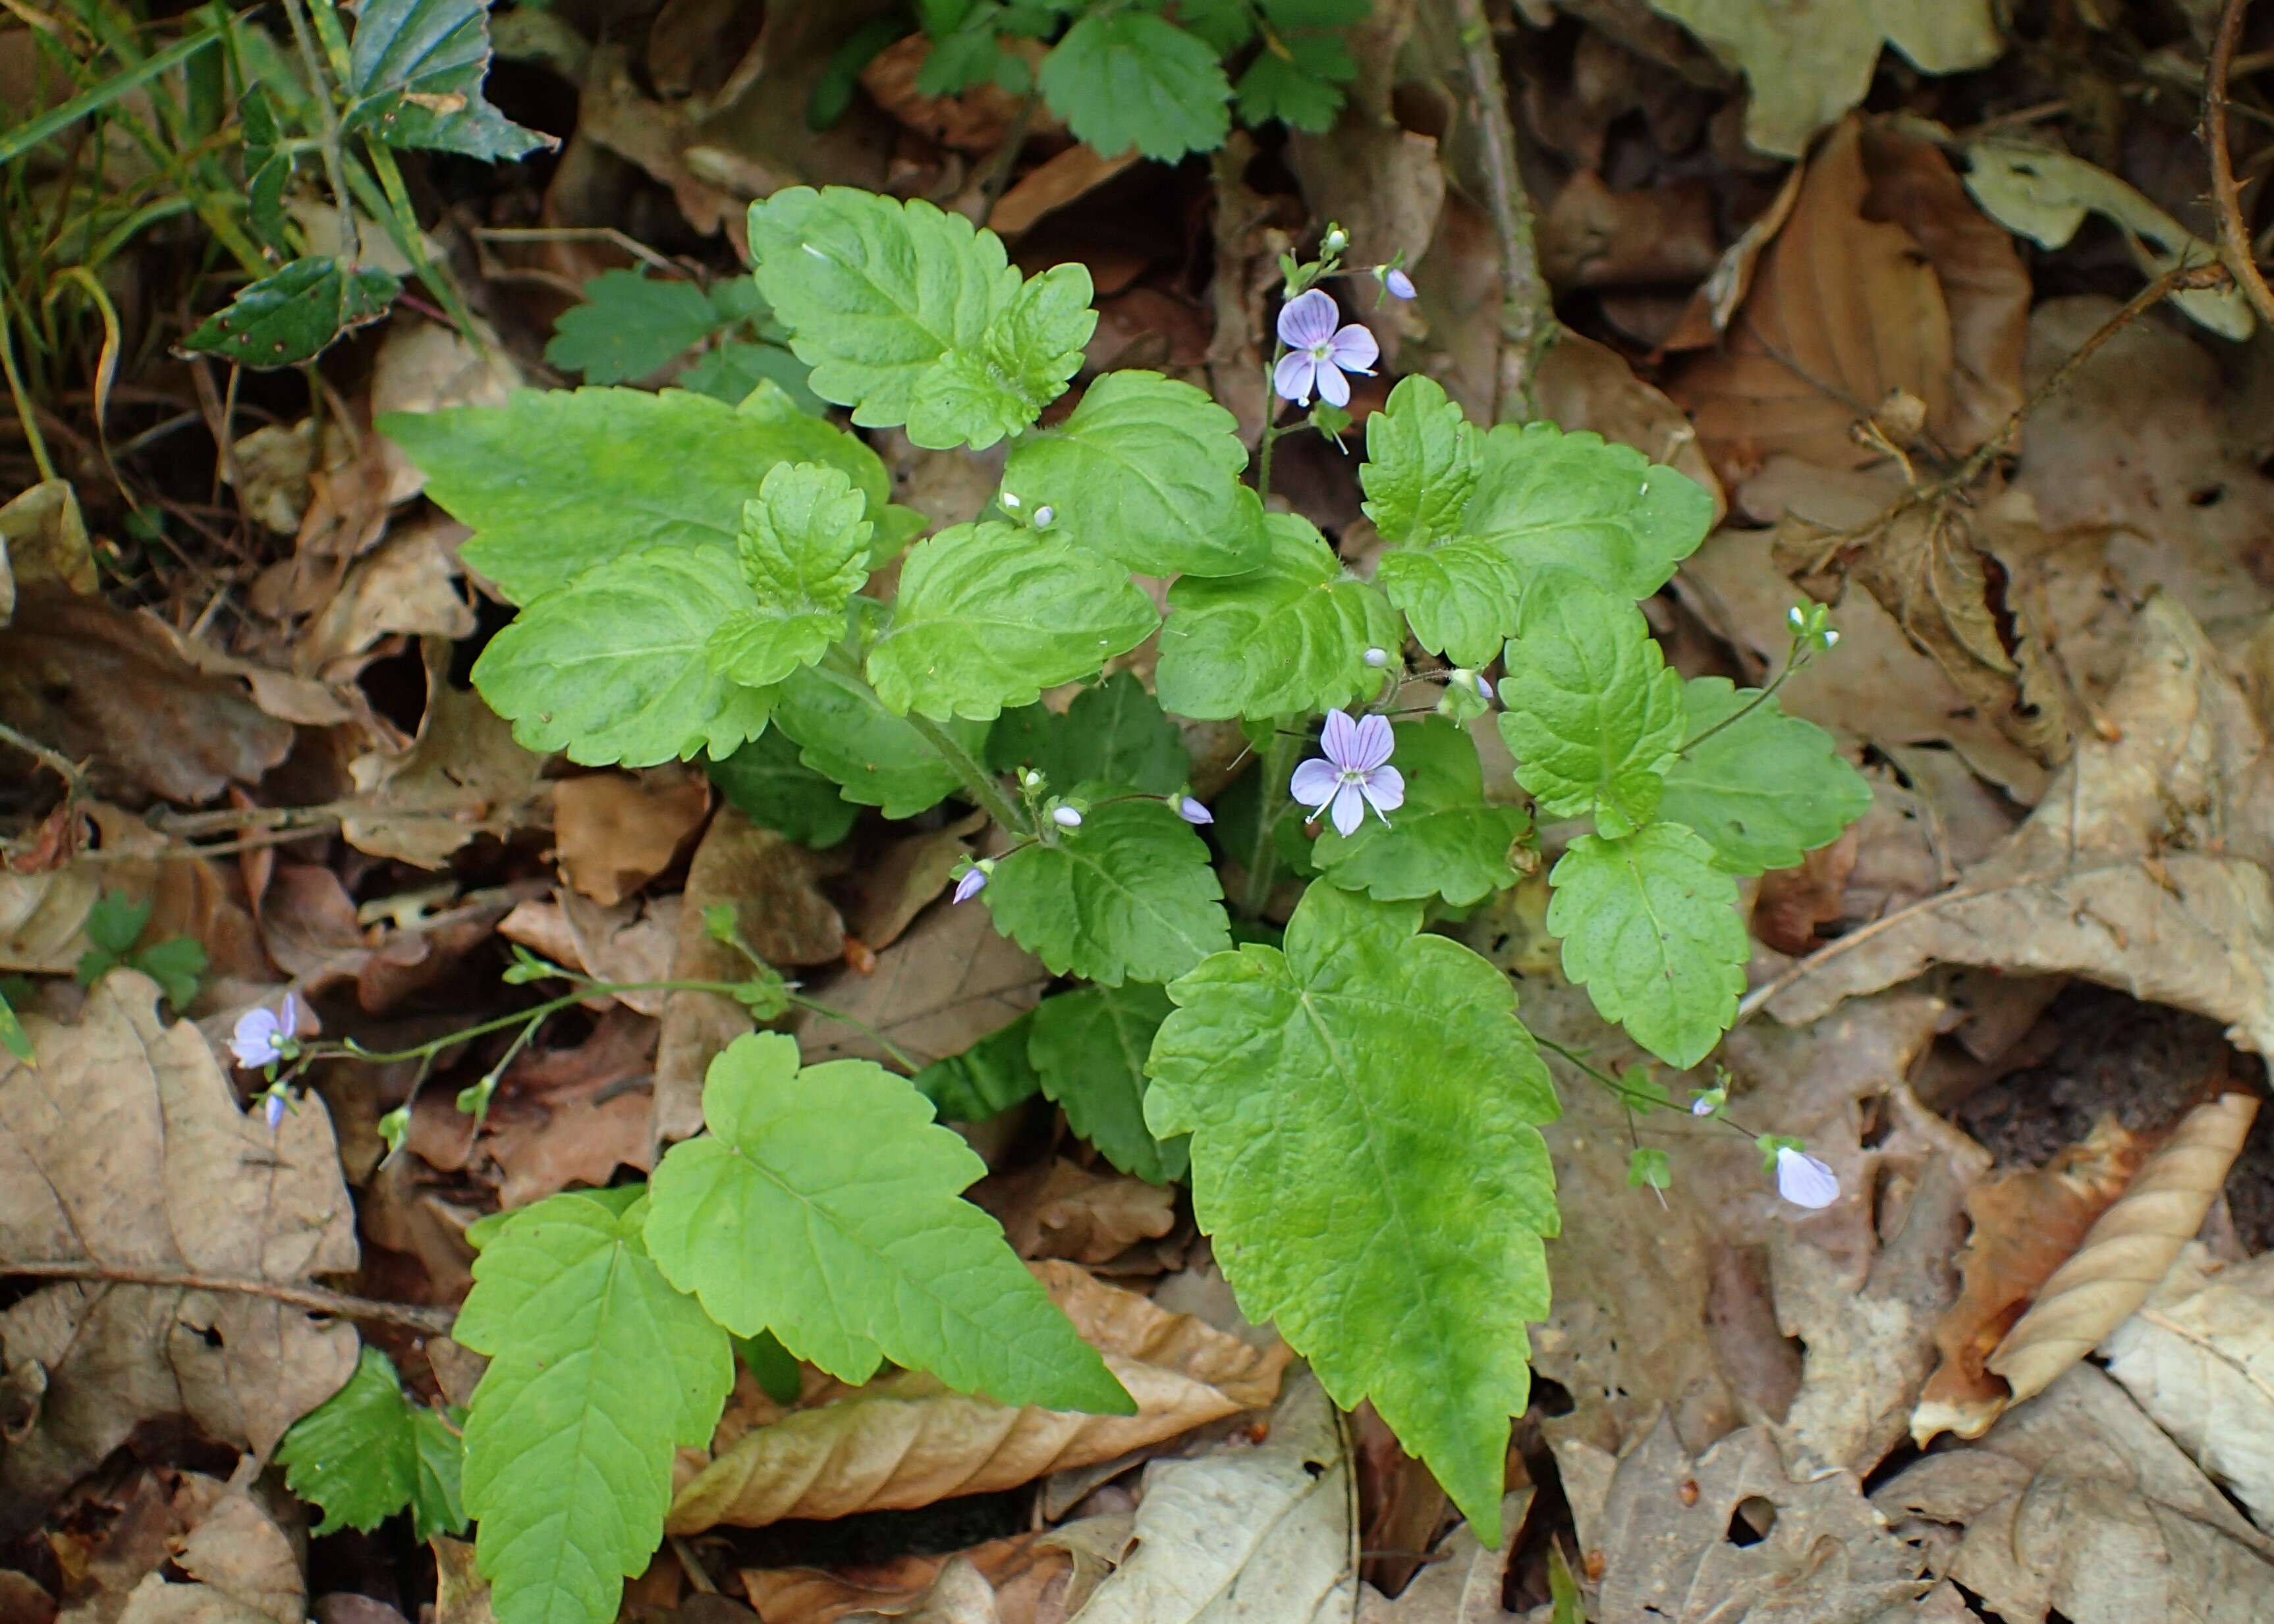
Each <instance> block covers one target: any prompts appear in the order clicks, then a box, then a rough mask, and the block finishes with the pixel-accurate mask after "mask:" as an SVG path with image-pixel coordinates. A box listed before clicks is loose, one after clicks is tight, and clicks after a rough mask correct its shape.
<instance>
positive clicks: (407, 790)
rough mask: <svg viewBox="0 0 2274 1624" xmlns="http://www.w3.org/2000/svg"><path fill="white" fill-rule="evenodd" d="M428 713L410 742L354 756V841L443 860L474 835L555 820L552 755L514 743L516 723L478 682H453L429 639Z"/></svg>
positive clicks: (346, 831)
mask: <svg viewBox="0 0 2274 1624" xmlns="http://www.w3.org/2000/svg"><path fill="white" fill-rule="evenodd" d="M427 650H428V663H427V673H426V714H425V717H424V718H421V719H420V721H419V724H418V737H417V738H416V739H414V740H412V741H411V744H410V748H409V749H407V750H403V751H400V752H396V753H392V754H390V753H389V752H388V751H385V750H372V751H368V752H366V753H365V754H364V755H361V756H357V757H356V758H355V759H354V760H353V761H351V762H350V763H348V772H349V774H350V777H351V778H353V779H354V780H355V786H356V799H355V802H354V804H353V806H352V808H350V810H348V811H347V812H346V813H345V814H344V815H343V816H342V818H341V820H340V834H341V836H342V838H344V839H345V840H346V841H347V843H348V844H349V845H350V846H353V847H355V848H356V850H358V851H359V852H368V853H371V855H373V856H374V857H392V858H395V860H397V861H402V862H407V863H410V864H413V865H414V866H416V867H418V868H441V867H442V866H443V865H444V864H445V863H447V862H448V861H449V859H450V857H451V854H452V853H455V852H456V851H457V850H458V849H459V848H460V847H461V846H464V845H465V844H466V843H467V842H468V841H470V840H471V839H473V838H475V837H476V836H477V835H485V834H486V835H493V836H495V837H497V838H505V837H506V836H508V835H510V834H512V833H513V832H514V831H516V830H520V829H530V828H539V827H542V826H543V825H545V824H546V823H549V822H550V821H551V815H550V812H549V809H548V807H549V791H548V789H547V787H546V785H545V784H544V782H543V781H542V780H543V776H544V771H545V761H544V758H543V757H542V756H533V755H531V753H530V752H529V751H527V750H524V749H523V748H521V746H520V745H518V744H516V742H514V737H513V726H512V724H511V723H509V722H507V721H506V720H504V719H503V718H501V717H500V716H499V715H498V714H497V713H496V712H495V711H492V710H491V709H490V708H489V707H488V706H487V705H486V704H484V703H482V701H481V696H480V695H478V694H476V693H475V692H474V691H473V690H472V689H471V688H454V687H452V686H451V685H450V682H449V680H448V677H447V676H446V675H445V674H444V673H443V670H442V668H441V662H439V661H438V660H436V659H435V658H434V656H435V655H436V654H438V653H439V654H444V655H447V652H448V650H447V648H446V646H445V645H442V644H439V643H429V644H428V645H427Z"/></svg>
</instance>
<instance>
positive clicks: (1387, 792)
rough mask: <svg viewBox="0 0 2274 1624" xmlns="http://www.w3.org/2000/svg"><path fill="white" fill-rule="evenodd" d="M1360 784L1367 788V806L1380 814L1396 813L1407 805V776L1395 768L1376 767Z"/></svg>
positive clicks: (1386, 821)
mask: <svg viewBox="0 0 2274 1624" xmlns="http://www.w3.org/2000/svg"><path fill="white" fill-rule="evenodd" d="M1359 782H1360V783H1361V784H1363V785H1364V786H1365V789H1366V799H1367V804H1369V805H1370V806H1372V807H1373V808H1374V810H1375V811H1376V812H1378V813H1379V812H1395V811H1397V808H1400V807H1402V806H1404V804H1405V775H1404V773H1402V772H1400V771H1397V768H1395V767H1376V768H1375V769H1374V771H1372V772H1369V773H1367V775H1366V777H1365V778H1362V779H1360V780H1359ZM1382 822H1383V823H1388V822H1389V819H1388V818H1387V817H1385V818H1383V819H1382Z"/></svg>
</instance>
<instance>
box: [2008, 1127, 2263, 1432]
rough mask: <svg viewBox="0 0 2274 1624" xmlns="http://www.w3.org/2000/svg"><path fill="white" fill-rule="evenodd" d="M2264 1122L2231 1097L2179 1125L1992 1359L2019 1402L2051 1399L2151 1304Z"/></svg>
mask: <svg viewBox="0 0 2274 1624" xmlns="http://www.w3.org/2000/svg"><path fill="white" fill-rule="evenodd" d="M2257 1115H2258V1100H2257V1097H2256V1096H2255V1095H2254V1094H2222V1095H2220V1096H2219V1097H2218V1099H2216V1100H2208V1101H2204V1102H2203V1103H2202V1104H2201V1105H2198V1106H2196V1107H2195V1109H2193V1110H2190V1111H2189V1112H2188V1113H2187V1115H2186V1116H2182V1117H2180V1120H2179V1123H2178V1124H2177V1125H2176V1126H2174V1127H2173V1128H2172V1132H2171V1137H2170V1138H2168V1139H2165V1141H2164V1142H2163V1144H2162V1145H2160V1146H2158V1147H2157V1150H2156V1154H2154V1155H2152V1156H2150V1157H2149V1158H2148V1160H2147V1162H2145V1163H2144V1164H2143V1165H2142V1167H2141V1169H2140V1170H2139V1172H2138V1173H2137V1174H2135V1176H2134V1177H2133V1179H2132V1182H2131V1183H2130V1184H2127V1185H2126V1186H2125V1187H2124V1193H2123V1194H2122V1195H2120V1196H2119V1197H2117V1199H2116V1201H2115V1203H2114V1205H2112V1207H2109V1208H2108V1210H2107V1211H2106V1212H2105V1213H2103V1214H2100V1216H2099V1218H2098V1219H2097V1221H2096V1222H2094V1224H2093V1226H2092V1228H2091V1229H2089V1230H2087V1231H2086V1232H2085V1237H2084V1240H2083V1242H2082V1244H2080V1245H2079V1246H2078V1247H2077V1249H2076V1253H2075V1255H2074V1257H2072V1258H2070V1259H2068V1261H2067V1262H2066V1263H2064V1264H2062V1265H2061V1266H2060V1267H2059V1268H2058V1269H2056V1270H2054V1271H2053V1274H2052V1278H2051V1279H2050V1280H2048V1281H2046V1282H2045V1283H2044V1285H2043V1286H2041V1287H2040V1288H2038V1290H2037V1299H2036V1301H2034V1302H2033V1303H2031V1304H2030V1305H2029V1312H2027V1313H2025V1314H2023V1315H2022V1318H2021V1319H2020V1320H2019V1321H2018V1322H2017V1323H2016V1324H2015V1325H2014V1328H2013V1329H2012V1330H2010V1331H2008V1332H2007V1333H2006V1337H2005V1340H2004V1341H2003V1342H1999V1344H1998V1346H1997V1348H1996V1350H1994V1351H1993V1352H1992V1354H1991V1355H1990V1357H1989V1358H1988V1360H1986V1361H1985V1363H1986V1364H1987V1365H1988V1366H1989V1368H1990V1370H1991V1371H1992V1372H1994V1373H1995V1374H1997V1375H1999V1376H2003V1377H2004V1378H2005V1379H2006V1381H2007V1386H2009V1387H2011V1388H2012V1389H2013V1392H2014V1397H2015V1398H2016V1399H2024V1398H2029V1397H2032V1396H2034V1395H2037V1394H2039V1393H2042V1392H2044V1389H2045V1388H2046V1387H2047V1386H2048V1385H2049V1384H2050V1383H2051V1382H2052V1380H2053V1378H2054V1377H2056V1376H2058V1375H2059V1374H2060V1373H2061V1372H2063V1371H2065V1370H2067V1368H2068V1367H2069V1366H2070V1365H2074V1364H2075V1363H2076V1362H2077V1361H2078V1360H2079V1359H2082V1357H2084V1356H2085V1355H2086V1354H2088V1353H2090V1352H2091V1351H2092V1350H2093V1346H2094V1344H2095V1343H2097V1342H2099V1341H2100V1339H2101V1338H2102V1337H2104V1336H2105V1335H2108V1333H2109V1332H2111V1331H2112V1330H2114V1329H2115V1328H2116V1327H2118V1326H2120V1325H2121V1324H2122V1323H2123V1322H2124V1321H2125V1320H2126V1319H2129V1318H2130V1317H2131V1315H2132V1312H2133V1311H2134V1310H2135V1309H2136V1308H2138V1307H2139V1306H2140V1304H2142V1303H2144V1302H2146V1301H2147V1300H2148V1293H2149V1292H2150V1291H2152V1290H2153V1289H2155V1286H2156V1282H2157V1281H2159V1280H2161V1279H2163V1277H2164V1274H2165V1271H2166V1270H2168V1269H2169V1268H2170V1267H2172V1260H2173V1259H2176V1258H2177V1257H2178V1256H2179V1255H2180V1247H2182V1246H2184V1245H2186V1244H2187V1242H2188V1241H2189V1240H2190V1239H2192V1238H2193V1237H2194V1236H2195V1231H2196V1230H2198V1229H2202V1222H2203V1215H2204V1214H2207V1213H2208V1212H2210V1204H2211V1202H2212V1201H2213V1200H2214V1199H2217V1198H2218V1192H2219V1191H2220V1189H2221V1188H2222V1187H2223V1186H2224V1185H2225V1183H2226V1175H2227V1172H2228V1170H2229V1169H2232V1168H2233V1166H2234V1159H2235V1157H2236V1156H2238V1155H2240V1154H2241V1153H2242V1141H2243V1139H2244V1137H2245V1136H2246V1135H2248V1133H2249V1132H2250V1124H2251V1123H2252V1121H2253V1120H2254V1119H2255V1117H2256V1116H2257Z"/></svg>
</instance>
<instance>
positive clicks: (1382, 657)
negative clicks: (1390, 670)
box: [1366, 649, 1389, 671]
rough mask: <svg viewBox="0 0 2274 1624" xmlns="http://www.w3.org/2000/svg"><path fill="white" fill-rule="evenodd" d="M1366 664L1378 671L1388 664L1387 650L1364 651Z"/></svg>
mask: <svg viewBox="0 0 2274 1624" xmlns="http://www.w3.org/2000/svg"><path fill="white" fill-rule="evenodd" d="M1366 663H1367V665H1371V666H1373V667H1374V669H1375V670H1376V671H1380V670H1381V669H1382V667H1383V666H1385V665H1389V650H1388V649H1368V650H1367V651H1366Z"/></svg>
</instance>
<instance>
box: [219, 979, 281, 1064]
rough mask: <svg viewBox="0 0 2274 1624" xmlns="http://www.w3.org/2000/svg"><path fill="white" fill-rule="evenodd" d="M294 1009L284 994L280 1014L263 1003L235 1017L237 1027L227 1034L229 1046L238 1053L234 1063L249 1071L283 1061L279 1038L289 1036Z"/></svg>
mask: <svg viewBox="0 0 2274 1624" xmlns="http://www.w3.org/2000/svg"><path fill="white" fill-rule="evenodd" d="M293 1010H294V1006H293V1003H292V1000H291V998H290V996H286V998H285V1000H284V1012H283V1013H282V1015H281V1016H280V1015H279V1014H278V1013H277V1012H276V1011H274V1010H272V1009H268V1008H267V1007H265V1006H256V1007H255V1008H252V1009H249V1010H247V1011H245V1013H244V1014H242V1015H240V1016H238V1017H237V1026H236V1027H235V1028H234V1029H233V1030H231V1032H230V1034H229V1046H230V1049H232V1050H233V1051H234V1052H235V1053H236V1055H237V1064H239V1065H241V1066H244V1067H245V1068H246V1069H247V1070H248V1071H251V1070H256V1069H258V1068H259V1067H261V1066H265V1065H267V1064H270V1063H271V1062H273V1061H277V1060H282V1058H283V1057H284V1050H283V1047H282V1040H283V1039H287V1038H290V1036H291V1035H292V1025H293V1021H294V1019H295V1016H294V1013H293Z"/></svg>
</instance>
